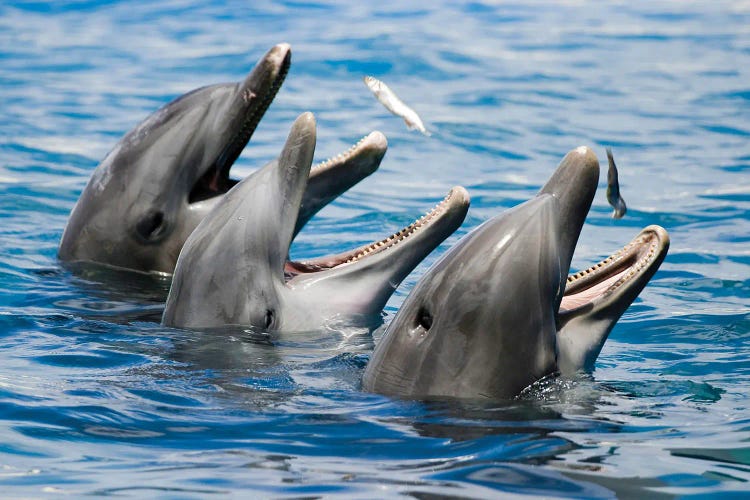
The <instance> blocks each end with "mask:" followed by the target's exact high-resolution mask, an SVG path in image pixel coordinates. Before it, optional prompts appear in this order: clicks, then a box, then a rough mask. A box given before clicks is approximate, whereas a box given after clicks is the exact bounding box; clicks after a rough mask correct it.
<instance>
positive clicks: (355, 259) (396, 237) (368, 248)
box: [284, 186, 469, 283]
mask: <svg viewBox="0 0 750 500" xmlns="http://www.w3.org/2000/svg"><path fill="white" fill-rule="evenodd" d="M468 203H469V196H468V193H467V192H466V190H465V189H464V188H463V187H460V186H457V187H454V188H452V189H451V190H450V192H449V193H448V195H447V196H446V197H445V198H444V199H443V200H442V201H441V202H440V203H438V204H437V205H435V207H434V208H433V209H432V210H430V211H429V212H427V213H426V214H425V215H423V216H422V217H420V218H419V219H416V220H415V221H414V222H412V223H411V224H409V225H408V226H405V227H404V228H403V229H401V230H400V231H397V232H395V233H393V234H392V235H390V236H388V237H387V238H384V239H382V240H379V241H375V242H373V243H370V244H368V245H363V246H360V247H357V248H354V249H352V250H349V251H347V252H343V253H340V254H336V255H329V256H325V257H319V258H315V259H307V260H303V261H296V262H295V261H289V262H287V264H286V267H285V269H284V274H285V277H286V281H287V283H290V282H292V281H293V280H294V279H295V278H301V279H304V278H305V277H307V276H309V275H311V274H312V273H316V272H321V271H332V270H334V269H339V268H341V269H342V270H343V268H345V267H349V266H361V265H365V264H366V263H367V262H368V261H370V260H372V259H373V258H374V257H376V256H380V257H382V258H388V257H389V255H388V254H390V253H392V252H395V251H397V249H400V248H404V247H405V246H406V245H408V244H411V242H415V243H414V244H415V245H419V243H418V242H417V239H418V238H417V236H419V235H422V234H425V233H430V232H432V233H434V235H431V234H426V236H427V241H424V242H422V245H421V248H422V249H423V251H422V252H419V254H420V257H419V258H418V261H417V263H418V262H420V261H421V260H422V259H423V258H424V257H425V256H426V255H427V254H428V253H429V252H430V251H431V250H432V249H433V248H434V247H436V246H437V245H438V244H440V243H441V242H442V241H443V240H444V239H445V238H446V237H447V236H448V235H450V234H452V233H453V231H454V230H455V229H456V228H457V227H458V225H460V224H461V222H462V221H463V218H464V216H465V213H466V210H467V209H468ZM457 216H458V218H459V219H460V220H458V221H457V220H456V217H457ZM414 265H416V264H414ZM413 267H414V266H410V267H409V271H411V269H412V268H413ZM399 281H400V280H399Z"/></svg>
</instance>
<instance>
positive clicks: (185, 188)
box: [58, 43, 387, 273]
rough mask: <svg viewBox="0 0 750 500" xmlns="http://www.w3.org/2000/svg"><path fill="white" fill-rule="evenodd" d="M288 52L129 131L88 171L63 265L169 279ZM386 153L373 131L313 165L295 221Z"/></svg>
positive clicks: (280, 75)
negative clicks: (93, 266)
mask: <svg viewBox="0 0 750 500" xmlns="http://www.w3.org/2000/svg"><path fill="white" fill-rule="evenodd" d="M290 62H291V48H290V46H289V45H288V44H285V43H283V44H279V45H276V46H275V47H273V48H271V49H270V50H269V51H268V52H267V53H266V54H265V55H264V56H263V57H262V58H261V59H260V61H258V63H257V64H256V65H255V67H254V68H253V70H252V71H251V72H250V74H249V75H248V76H247V77H246V78H245V79H244V81H241V82H239V83H237V82H235V83H223V84H217V85H210V86H207V87H202V88H199V89H196V90H193V91H192V92H189V93H187V94H185V95H183V96H181V97H178V98H177V99H175V100H174V101H172V102H170V103H168V104H166V105H165V106H164V107H162V108H161V109H159V110H158V111H156V112H154V113H153V114H151V115H150V116H149V117H147V118H146V119H145V120H144V121H143V122H141V123H140V124H139V125H138V126H136V127H135V128H134V129H133V130H131V131H130V132H128V133H127V134H126V135H125V136H124V137H123V138H122V139H121V140H120V141H119V142H118V143H117V144H116V145H115V147H114V148H113V149H112V151H110V152H109V154H108V155H107V156H106V157H105V158H104V160H103V161H102V162H101V163H100V164H99V166H97V168H96V169H95V171H94V172H93V174H92V176H91V178H90V179H89V182H88V184H87V185H86V187H85V188H84V190H83V192H82V193H81V195H80V198H79V199H78V202H77V203H76V205H75V206H74V208H73V210H72V212H71V214H70V218H69V220H68V223H67V226H66V227H65V230H64V232H63V235H62V239H61V241H60V246H59V249H58V257H59V259H60V260H61V261H64V262H80V261H83V262H96V263H100V264H105V265H108V266H114V267H119V268H126V269H131V270H136V271H144V272H151V271H156V272H161V273H171V272H172V271H173V270H174V266H175V263H176V261H177V256H178V255H179V252H180V249H181V248H182V245H183V244H184V243H185V240H186V239H187V237H188V236H189V235H190V233H191V232H192V231H193V230H194V229H195V228H196V226H197V225H198V223H199V222H200V221H201V220H202V219H203V218H204V217H205V216H206V214H207V213H208V212H209V211H210V210H211V208H213V207H214V206H215V205H216V204H217V202H218V201H219V200H220V199H221V198H222V196H223V195H224V194H225V193H226V192H227V191H228V190H229V189H230V188H231V187H232V186H233V185H234V184H236V183H237V181H236V180H234V179H231V178H230V176H229V170H230V168H231V167H232V165H233V164H234V162H235V160H236V159H237V157H238V156H239V155H240V153H241V151H242V150H243V148H244V147H245V145H246V144H247V142H248V141H249V140H250V137H251V136H252V134H253V132H254V131H255V128H256V126H257V125H258V122H259V121H260V119H261V118H262V117H263V115H264V113H265V111H266V109H267V108H268V106H269V105H270V103H271V101H272V100H273V98H274V96H275V95H276V93H277V92H278V90H279V88H280V86H281V84H282V82H283V81H284V77H285V76H286V74H287V72H288V70H289V66H290ZM386 147H387V143H386V139H385V136H383V134H381V133H380V132H373V133H371V134H369V135H368V136H366V137H365V138H363V139H362V140H361V141H360V142H359V143H357V144H355V145H354V146H353V147H352V148H351V149H350V150H349V151H347V152H345V153H343V154H340V155H338V156H336V157H335V158H333V159H331V160H328V161H326V162H323V163H321V164H319V165H316V167H315V168H313V169H312V170H311V173H310V181H309V182H308V185H307V186H308V187H307V190H306V191H305V193H304V196H303V201H302V208H301V210H300V212H299V215H298V218H297V221H296V230H297V231H298V230H299V229H300V228H301V227H302V226H303V225H304V224H305V222H307V221H308V220H309V219H310V218H311V217H312V216H313V215H314V214H315V213H316V212H317V211H318V210H320V209H321V208H322V207H323V206H325V205H326V204H327V203H329V202H330V201H331V200H333V199H334V198H335V197H336V196H338V195H339V194H341V193H343V192H344V191H346V190H347V189H349V188H350V187H352V186H353V185H354V184H356V183H357V182H359V181H360V180H362V179H363V178H365V177H366V176H368V175H370V174H371V173H373V172H374V171H375V170H376V169H377V168H378V166H379V164H380V161H381V159H382V158H383V155H384V154H385V150H386Z"/></svg>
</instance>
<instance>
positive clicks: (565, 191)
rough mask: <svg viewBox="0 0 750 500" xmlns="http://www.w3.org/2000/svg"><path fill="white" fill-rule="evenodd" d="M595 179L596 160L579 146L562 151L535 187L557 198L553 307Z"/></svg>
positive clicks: (596, 176)
mask: <svg viewBox="0 0 750 500" xmlns="http://www.w3.org/2000/svg"><path fill="white" fill-rule="evenodd" d="M598 183H599V160H598V159H597V158H596V155H595V154H594V152H593V151H592V150H591V149H590V148H588V147H586V146H580V147H578V148H576V149H574V150H572V151H570V152H569V153H568V154H566V155H565V157H564V158H563V159H562V161H561V162H560V165H559V166H558V167H557V170H556V171H555V173H554V174H553V175H552V177H551V178H550V179H549V181H547V183H546V184H545V185H544V187H542V189H541V190H540V191H539V195H542V194H550V195H552V196H553V197H554V198H555V199H556V200H557V202H558V203H557V206H558V210H559V211H558V214H557V215H558V224H559V226H558V228H557V229H558V230H557V235H558V242H557V243H558V248H559V256H560V274H561V276H560V286H559V289H558V292H557V298H556V301H555V310H556V311H557V309H558V308H559V306H560V301H561V300H562V296H563V293H564V292H565V282H566V279H567V273H568V270H569V269H570V262H571V260H572V259H573V252H575V248H576V243H577V242H578V236H579V235H580V234H581V229H582V228H583V223H584V221H585V220H586V216H587V215H588V213H589V209H590V208H591V203H592V202H593V201H594V194H595V193H596V187H597V185H598Z"/></svg>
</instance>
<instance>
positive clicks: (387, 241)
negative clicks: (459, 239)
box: [329, 136, 453, 264]
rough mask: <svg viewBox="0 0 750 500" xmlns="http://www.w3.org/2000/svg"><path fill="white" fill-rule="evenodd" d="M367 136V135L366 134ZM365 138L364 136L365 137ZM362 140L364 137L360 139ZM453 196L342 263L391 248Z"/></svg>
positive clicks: (438, 210)
mask: <svg viewBox="0 0 750 500" xmlns="http://www.w3.org/2000/svg"><path fill="white" fill-rule="evenodd" d="M368 137H369V136H368ZM365 139H366V138H365ZM362 140H364V139H362ZM360 142H362V141H360ZM329 161H330V160H329ZM452 196H453V191H451V192H450V193H448V195H447V196H446V197H445V198H444V199H443V200H442V201H441V202H440V203H438V204H437V205H435V206H434V207H433V208H432V210H430V211H429V212H427V213H426V214H424V215H423V216H422V217H420V218H418V219H416V220H415V221H414V222H412V223H411V224H409V225H408V226H406V227H404V228H403V229H401V230H400V231H397V232H395V233H393V234H391V235H390V236H388V237H387V238H384V239H382V240H380V241H376V242H374V243H371V244H370V245H368V246H366V247H364V248H359V249H357V250H355V251H354V252H356V253H354V254H352V255H350V256H349V257H348V258H347V259H346V260H345V261H344V264H351V263H353V262H356V261H358V260H360V259H362V258H364V257H366V256H368V255H371V254H375V253H379V252H382V251H385V250H387V249H389V248H392V247H394V246H396V245H398V244H399V243H400V242H402V241H404V240H406V239H407V238H409V237H411V236H412V235H414V234H415V233H417V232H419V230H420V229H422V228H423V227H426V226H427V225H429V222H430V221H431V220H432V219H434V218H435V217H437V216H438V215H439V214H440V213H441V212H442V211H443V210H444V209H445V207H446V205H447V204H448V201H449V200H450V199H451V197H452Z"/></svg>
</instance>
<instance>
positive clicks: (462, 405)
mask: <svg viewBox="0 0 750 500" xmlns="http://www.w3.org/2000/svg"><path fill="white" fill-rule="evenodd" d="M279 42H289V43H291V45H292V51H293V56H292V67H291V70H290V72H289V75H288V76H287V79H286V82H285V84H284V86H283V87H282V90H281V91H280V92H279V94H278V96H277V97H276V99H275V101H274V103H273V104H272V105H271V107H270V109H269V111H268V112H267V114H266V116H265V118H264V119H263V120H262V122H261V123H260V125H259V127H258V129H257V131H256V133H255V135H254V136H253V138H252V140H251V142H250V144H249V145H248V147H247V148H246V150H245V151H244V153H243V155H242V156H241V158H240V159H239V161H238V163H237V165H236V166H235V167H234V168H233V172H234V174H236V175H244V174H247V173H249V172H252V171H253V169H255V168H257V167H259V166H261V165H263V164H264V163H265V162H267V161H269V160H271V159H272V158H274V157H275V156H276V155H277V154H278V152H279V151H280V148H281V146H282V144H283V141H284V139H285V138H286V135H287V133H288V131H289V126H290V125H291V123H292V121H293V120H294V118H295V117H296V116H297V115H299V114H300V113H301V112H303V111H312V112H314V113H315V115H316V118H317V120H318V146H317V152H318V153H317V157H318V159H321V160H322V159H325V158H326V157H328V156H331V155H334V154H336V153H338V152H340V151H343V150H345V149H346V148H348V147H349V146H350V145H351V144H353V143H354V142H356V141H357V140H358V139H359V138H360V137H362V136H364V135H365V134H367V133H368V132H370V131H371V130H380V131H382V132H383V133H385V134H386V136H387V137H388V141H389V150H388V153H387V154H386V157H385V159H384V161H383V163H382V165H381V167H380V170H379V171H378V172H376V173H375V174H374V175H372V176H371V177H370V178H368V179H366V180H365V181H363V182H362V183H361V184H359V185H358V186H356V187H355V188H354V189H352V190H351V191H350V192H348V193H346V194H345V195H344V196H342V197H341V198H339V199H338V200H336V201H335V202H334V203H333V204H332V205H330V206H329V207H327V208H326V209H324V211H322V212H321V213H320V214H319V215H318V216H316V217H315V218H314V219H313V220H312V221H311V222H310V223H309V224H308V226H307V227H306V228H305V230H304V231H303V232H302V233H301V234H300V236H299V237H298V238H297V240H296V242H295V246H294V247H293V256H294V257H309V256H317V255H322V254H325V253H335V252H339V251H342V250H345V249H348V248H350V247H352V246H354V245H358V244H362V243H366V242H369V241H372V240H375V239H379V238H381V237H383V236H385V235H386V234H388V233H390V232H393V231H395V230H398V229H399V228H400V227H402V226H404V225H406V224H408V223H409V222H411V220H413V219H414V218H416V217H418V216H419V215H421V214H422V213H424V212H425V211H426V210H428V209H429V208H430V207H431V206H432V205H434V204H435V203H436V202H437V201H439V200H440V199H442V197H443V196H444V195H445V194H446V193H447V192H448V190H449V188H450V187H451V186H454V185H459V184H460V185H463V186H465V187H466V188H467V189H468V190H469V193H470V194H471V196H472V206H471V209H470V211H469V215H468V217H467V219H466V222H465V223H464V225H463V226H462V227H461V229H460V230H459V231H458V232H457V233H456V234H455V235H454V236H453V237H451V238H450V239H449V240H448V241H447V242H446V243H445V244H443V245H442V246H441V247H440V248H439V249H438V250H436V251H435V252H433V254H431V255H430V256H429V257H428V258H427V259H426V260H425V261H424V262H423V263H422V265H420V266H419V267H418V268H417V269H416V270H415V271H414V272H413V273H412V274H411V275H410V276H409V277H408V278H407V279H406V280H405V281H404V283H402V285H401V287H400V288H399V289H398V290H397V292H396V293H395V294H394V296H393V297H392V299H391V301H390V302H389V304H388V307H387V308H386V311H385V318H384V320H385V322H386V323H387V322H388V321H389V320H390V318H392V317H393V315H394V314H395V311H397V310H398V307H399V305H400V304H401V303H402V301H403V300H404V297H405V296H406V294H407V293H408V291H409V290H410V289H411V288H412V287H413V285H414V284H415V283H416V281H417V280H418V278H419V276H420V275H421V274H422V273H423V272H424V270H426V269H427V267H428V266H429V265H430V264H431V263H433V262H434V261H435V259H436V258H437V257H438V256H439V255H440V254H441V253H442V252H443V251H445V249H446V248H447V247H448V246H449V245H450V244H451V243H453V242H455V241H456V240H457V239H458V238H459V237H460V236H461V235H463V234H466V233H467V232H468V231H469V230H470V229H471V228H473V227H475V226H476V225H478V224H479V223H481V222H482V221H484V220H486V219H487V218H489V217H491V216H493V215H495V214H498V213H500V212H501V211H502V210H505V209H507V208H509V207H512V206H514V205H516V204H518V203H520V202H522V201H524V200H526V199H528V198H529V197H530V196H532V195H533V194H534V193H535V192H536V191H537V190H538V189H539V187H540V186H541V185H542V184H543V183H544V182H545V180H546V179H547V178H548V176H549V175H550V173H551V172H552V171H553V169H554V168H555V166H556V165H557V163H558V162H559V161H560V159H561V158H562V157H563V155H564V154H565V153H566V152H567V151H569V150H571V149H573V148H575V147H577V146H579V145H582V144H585V145H589V146H591V147H592V148H594V150H595V152H596V153H597V155H598V156H599V158H600V160H601V159H605V158H606V156H605V154H604V150H605V147H607V146H611V147H612V148H613V150H614V153H615V158H616V159H617V162H618V166H619V168H620V183H621V191H622V193H623V196H624V198H625V200H626V201H627V202H628V208H629V211H628V214H627V215H626V216H625V218H623V219H621V220H613V219H612V218H611V217H610V214H611V208H610V207H609V206H608V205H607V202H606V198H605V186H604V182H605V178H606V175H603V176H602V181H601V185H600V189H599V192H598V193H597V197H596V199H595V201H594V206H593V208H592V210H591V213H590V215H589V217H588V220H587V224H586V227H585V228H584V231H583V233H582V236H581V240H580V243H579V245H578V249H577V253H576V256H575V257H574V263H573V264H574V267H575V268H583V267H587V266H588V265H590V264H591V263H593V262H595V261H598V260H600V259H602V258H604V257H606V256H607V255H608V254H610V253H611V252H613V251H614V250H616V249H618V248H619V247H620V246H622V245H623V244H625V243H627V242H628V241H630V239H631V238H632V237H633V236H634V235H635V234H637V232H638V231H639V230H640V228H642V227H644V226H646V225H649V224H660V225H662V226H664V227H665V228H666V229H667V230H668V231H669V232H670V235H671V238H672V246H671V249H670V252H669V255H668V256H667V259H666V261H665V262H664V264H663V265H662V266H661V269H660V270H659V272H658V273H657V274H656V276H655V277H654V279H653V280H652V282H651V283H650V284H649V285H648V287H647V288H646V289H645V290H644V291H643V293H642V294H641V296H640V298H639V299H638V300H637V301H636V302H635V303H634V304H633V305H632V306H631V307H630V309H629V310H628V311H627V312H626V313H625V315H624V316H623V317H622V319H621V320H620V322H619V323H618V325H617V326H616V327H615V329H614V331H613V332H612V334H611V336H610V338H609V340H608V342H607V344H606V345H605V347H604V350H603V351H602V353H601V356H600V357H599V359H598V362H597V365H596V370H595V372H594V373H593V374H592V375H591V376H590V377H581V378H578V379H574V380H553V381H548V382H547V383H545V384H540V386H539V387H536V388H535V389H534V391H532V394H530V395H529V396H528V397H525V398H522V399H519V400H518V401H512V402H486V403H480V402H432V403H426V402H419V401H404V400H398V399H393V398H389V397H384V396H380V395H373V394H368V393H365V392H363V391H362V390H361V388H360V379H361V376H362V372H363V370H364V366H365V365H366V363H367V360H368V359H369V356H370V354H371V352H372V349H373V346H374V345H375V344H376V343H377V342H378V339H379V338H380V335H382V329H380V330H377V331H375V332H374V333H372V334H370V333H368V332H366V331H360V330H356V329H353V328H346V327H341V328H335V327H328V328H325V329H321V331H317V332H309V333H307V334H304V335H286V336H278V335H274V336H271V337H268V336H265V335H260V334H258V333H254V332H250V331H241V330H229V331H227V332H225V334H222V335H216V334H215V333H214V334H208V333H201V332H195V331H189V330H179V329H169V328H163V327H161V326H159V319H160V316H161V312H162V308H163V301H164V299H165V297H166V293H167V291H168V288H169V280H168V278H159V277H150V276H141V275H136V274H132V273H126V272H122V273H118V272H104V271H94V270H90V269H89V270H84V271H82V272H74V271H75V270H71V269H70V268H66V267H63V266H61V265H60V263H59V262H58V261H57V259H56V250H57V244H58V241H59V239H60V236H61V234H62V231H63V228H64V227H65V223H66V220H67V217H68V214H69V212H70V209H71V208H72V206H73V204H74V203H75V201H76V199H77V198H78V195H79V194H80V192H81V190H82V188H83V187H84V185H85V184H86V182H87V179H88V177H89V175H90V174H91V172H92V171H93V169H94V168H95V167H96V165H97V164H98V162H99V161H100V160H101V159H102V158H103V157H104V155H105V154H106V153H107V152H108V151H109V149H110V148H111V147H112V146H113V145H114V144H115V143H116V141H117V140H118V139H119V138H120V137H121V136H122V135H123V134H124V133H125V132H127V131H128V130H130V129H131V128H132V127H133V126H134V125H135V124H137V123H138V122H139V121H140V120H142V119H143V118H144V117H145V116H147V115H148V114H149V113H151V112H152V111H154V110H156V109H157V108H158V107H160V106H161V105H163V104H165V103H166V102H168V101H169V100H171V99H173V98H175V97H176V96H178V95H180V94H182V93H184V92H186V91H188V90H191V89H193V88H196V87H199V86H203V85H206V84H211V83H218V82H223V81H233V80H240V79H242V78H243V77H244V76H245V74H246V73H247V72H248V71H249V70H250V69H251V68H252V66H253V65H254V64H255V62H256V61H257V60H258V58H260V57H261V55H262V54H263V53H265V51H266V50H268V49H269V48H270V47H271V46H273V45H274V44H276V43H279ZM366 74H370V75H373V76H376V77H378V78H380V79H382V80H383V81H385V82H386V83H388V84H389V85H390V86H391V88H393V89H394V90H395V91H396V92H397V93H398V94H399V96H400V97H401V98H402V99H403V100H404V101H405V102H407V103H408V104H410V105H411V106H413V107H414V108H415V109H416V110H417V111H418V112H419V113H420V115H421V116H422V118H423V120H424V121H425V124H426V126H427V128H428V129H430V130H431V131H432V132H433V135H432V136H431V137H425V136H422V135H421V134H419V133H416V132H410V131H408V130H407V129H406V127H405V126H404V124H403V121H402V120H400V119H399V118H397V117H394V116H392V115H390V114H389V113H388V112H387V111H386V110H385V109H384V108H383V107H382V106H381V105H380V104H379V103H378V102H377V101H376V100H375V99H374V98H373V96H372V95H371V94H370V92H369V91H368V89H367V88H366V87H365V85H364V83H363V82H362V76H364V75H366ZM0 95H2V100H1V102H2V105H0V217H1V219H0V220H1V221H2V223H1V224H0V437H1V438H0V487H1V488H2V494H0V496H10V497H41V496H47V495H49V496H56V495H65V496H72V497H80V496H83V495H121V496H126V497H128V496H129V497H137V498H141V497H161V498H170V497H173V498H206V497H212V496H226V495H231V496H238V497H239V496H249V495H250V494H251V493H252V494H253V495H255V496H257V497H305V498H314V497H322V496H325V497H331V496H340V497H345V498H356V497H366V498H383V497H393V496H406V497H417V498H432V497H434V496H435V495H443V496H458V497H497V496H499V495H501V494H502V495H503V496H507V497H510V496H513V495H518V496H546V497H555V496H567V497H578V498H583V497H586V498H609V497H614V496H619V497H628V496H638V497H644V496H650V497H690V496H701V497H704V496H711V495H722V497H726V496H727V495H732V494H733V495H736V496H737V497H742V496H744V495H747V494H748V492H750V389H749V387H750V3H749V2H747V1H745V0H737V1H712V2H690V3H688V2H667V1H656V2H606V3H605V2H593V1H592V2H588V1H564V2H451V1H436V2H430V3H424V2H391V1H384V2H375V3H363V2H343V1H331V2H326V1H320V2H315V3H306V2H293V1H282V2H277V1H273V2H266V1H256V2H239V1H232V0H230V1H227V2H212V1H209V2H194V1H180V0H173V1H167V2H153V3H148V2H144V3H139V2H125V1H120V0H111V1H105V0H92V1H87V0H64V1H56V2H40V1H23V0H22V1H15V2H4V3H2V4H0Z"/></svg>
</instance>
